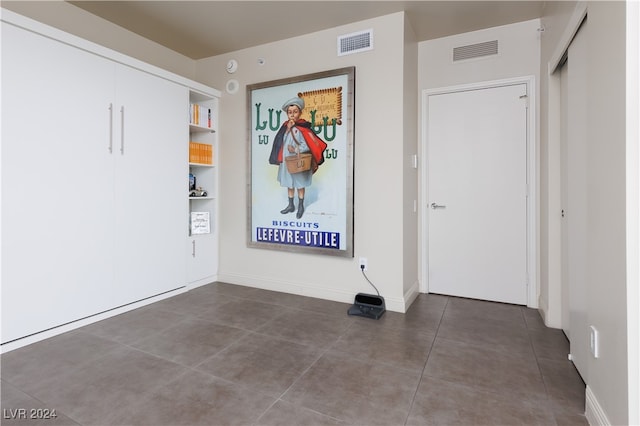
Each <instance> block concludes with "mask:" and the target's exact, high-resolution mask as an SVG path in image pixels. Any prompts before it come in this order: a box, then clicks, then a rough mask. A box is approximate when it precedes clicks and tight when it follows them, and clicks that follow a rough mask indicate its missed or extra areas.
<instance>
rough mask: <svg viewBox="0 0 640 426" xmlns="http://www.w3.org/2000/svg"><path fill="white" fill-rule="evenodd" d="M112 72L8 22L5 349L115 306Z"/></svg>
mask: <svg viewBox="0 0 640 426" xmlns="http://www.w3.org/2000/svg"><path fill="white" fill-rule="evenodd" d="M114 70H115V68H114V65H113V63H111V62H109V61H107V60H105V59H103V58H100V57H97V56H95V55H91V54H89V53H87V52H84V51H82V50H79V49H76V48H73V47H69V46H67V45H65V44H63V43H59V42H56V41H53V40H51V39H49V38H46V37H42V36H39V35H36V34H34V33H32V32H29V31H25V30H22V29H19V28H17V27H15V26H13V25H11V24H6V23H2V340H3V342H7V341H11V340H13V339H16V338H19V337H23V336H26V335H29V334H31V333H35V332H38V331H42V330H44V329H48V328H51V327H54V326H57V325H61V324H64V323H66V322H69V321H72V320H75V319H78V318H82V317H85V316H88V315H91V314H94V313H96V312H100V311H102V310H105V309H108V308H109V307H111V301H110V290H111V283H112V281H113V256H112V252H113V243H114V238H113V235H114V228H113V216H114V210H113V197H114V193H113V164H114V163H113V158H112V154H110V153H109V150H108V147H109V135H110V132H109V128H110V120H111V116H110V110H109V105H110V103H111V100H112V99H113V94H114V85H113V79H114Z"/></svg>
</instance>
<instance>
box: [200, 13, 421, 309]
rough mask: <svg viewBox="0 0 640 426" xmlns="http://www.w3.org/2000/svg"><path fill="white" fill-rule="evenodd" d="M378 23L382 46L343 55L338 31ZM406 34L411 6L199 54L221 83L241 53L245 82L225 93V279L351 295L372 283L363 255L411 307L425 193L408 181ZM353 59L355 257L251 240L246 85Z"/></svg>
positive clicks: (389, 294)
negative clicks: (409, 216) (255, 244)
mask: <svg viewBox="0 0 640 426" xmlns="http://www.w3.org/2000/svg"><path fill="white" fill-rule="evenodd" d="M370 28H371V29H373V34H374V50H372V51H368V52H363V53H358V54H352V55H347V56H341V57H338V56H337V54H336V38H337V36H339V35H343V34H348V33H352V32H355V31H361V30H367V29H370ZM404 39H405V16H404V13H396V14H392V15H387V16H383V17H380V18H376V19H371V20H366V21H362V22H357V23H353V24H350V25H346V26H341V27H337V28H333V29H329V30H325V31H320V32H316V33H312V34H308V35H305V36H301V37H297V38H292V39H288V40H284V41H280V42H276V43H270V44H265V45H262V46H256V47H253V48H249V49H245V50H241V51H237V52H233V53H230V54H225V55H220V56H216V57H212V58H207V59H203V60H200V61H198V62H197V70H196V71H197V72H196V74H197V75H196V79H197V80H198V81H202V82H204V83H205V84H208V85H211V86H214V87H220V88H224V87H225V84H226V81H227V80H228V79H229V78H231V76H229V75H228V74H227V73H226V72H225V64H226V63H227V61H228V60H229V59H231V58H235V59H236V60H237V61H238V63H239V69H238V71H237V72H236V73H235V74H234V75H233V78H235V79H237V80H238V81H239V82H240V85H241V90H240V91H239V92H238V93H237V94H235V95H227V94H225V95H224V96H223V98H222V100H221V102H220V104H221V115H220V128H221V131H220V142H221V143H220V146H221V148H220V153H219V164H220V178H221V182H222V186H221V188H220V194H219V196H220V205H221V212H220V215H221V217H220V220H221V223H222V224H223V226H222V229H221V230H220V232H221V235H220V238H221V239H220V246H221V248H222V250H221V255H220V275H219V277H220V279H221V280H223V281H226V282H230V283H236V284H244V285H250V286H254V287H259V288H265V289H271V290H278V291H285V292H290V293H296V294H303V295H309V296H314V297H319V298H325V299H330V300H337V301H343V302H348V303H351V302H353V297H354V295H355V294H356V293H358V292H371V291H372V289H371V287H370V286H369V285H368V283H367V282H366V281H365V279H364V278H363V277H362V274H361V273H360V269H359V267H358V257H360V256H363V257H367V258H368V276H369V278H370V279H371V280H372V281H373V282H374V284H376V286H377V287H378V289H379V290H380V293H381V294H382V295H383V296H384V297H385V300H386V304H387V308H388V309H390V310H396V311H403V310H404V309H405V299H404V291H405V289H406V288H410V287H411V286H413V285H414V284H415V282H416V281H417V272H416V271H415V269H414V270H410V269H411V262H408V263H407V262H406V259H405V255H406V256H408V257H409V258H411V257H412V256H416V254H415V252H416V250H415V249H413V250H411V247H407V246H405V243H404V241H405V235H411V233H413V234H415V233H416V232H417V229H416V227H417V225H415V222H417V220H416V221H414V224H413V225H410V224H409V225H408V224H405V223H404V215H405V213H404V212H405V211H406V208H407V207H406V206H407V203H408V202H407V201H406V200H405V198H411V203H413V199H416V198H417V194H415V191H414V193H411V191H408V192H409V193H407V191H404V190H403V188H404V183H405V175H404V170H405V169H406V167H407V162H406V161H405V152H407V151H412V148H411V147H407V148H405V146H406V145H407V144H408V145H411V146H412V147H415V143H416V141H415V137H414V136H415V121H414V120H415V119H414V118H412V119H410V120H408V122H409V123H412V124H411V125H410V126H411V127H412V128H409V129H405V128H404V127H405V126H406V122H407V120H405V116H404V114H405V109H408V110H409V111H406V112H407V113H409V114H415V104H412V105H410V106H411V107H412V108H411V109H410V108H409V107H408V106H405V105H406V104H405V89H406V88H407V86H406V83H405V82H404V76H405V69H404V66H403V63H405V62H407V63H408V64H410V63H411V60H410V59H409V60H407V59H405V57H404V56H405V44H404ZM409 52H411V50H410V49H409ZM258 58H263V59H264V60H265V63H264V65H259V64H258V62H257V61H258ZM346 66H355V67H356V72H355V132H354V133H355V141H354V145H355V155H354V160H355V165H354V168H355V182H354V216H355V218H354V253H355V259H352V258H339V257H334V256H322V255H312V254H297V253H291V252H280V251H274V250H264V249H255V248H247V246H246V240H247V209H246V190H247V183H248V182H247V154H248V149H247V146H248V135H247V129H248V127H249V123H248V115H247V113H248V111H247V100H246V91H245V90H244V89H245V86H246V85H248V84H253V83H259V82H266V81H271V80H275V79H280V78H285V77H294V76H298V75H304V74H309V73H315V72H319V71H324V70H330V69H337V68H342V67H346ZM408 87H410V85H409V86H408ZM410 104H411V102H410ZM411 207H412V204H411ZM414 263H415V261H414Z"/></svg>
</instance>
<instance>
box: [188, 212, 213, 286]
mask: <svg viewBox="0 0 640 426" xmlns="http://www.w3.org/2000/svg"><path fill="white" fill-rule="evenodd" d="M211 220H212V221H213V220H214V218H213V217H212V218H211ZM215 232H217V230H215ZM188 241H189V247H188V249H189V256H188V261H187V266H188V271H189V273H188V280H189V282H190V283H196V284H207V283H209V282H210V281H211V279H212V278H213V277H214V275H215V274H216V273H217V271H218V242H217V239H215V238H211V237H210V236H208V235H205V236H199V235H192V236H191V237H189V240H188Z"/></svg>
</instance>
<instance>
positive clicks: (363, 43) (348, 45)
mask: <svg viewBox="0 0 640 426" xmlns="http://www.w3.org/2000/svg"><path fill="white" fill-rule="evenodd" d="M372 49H373V30H366V31H360V32H357V33H351V34H345V35H341V36H338V56H344V55H350V54H352V53H358V52H364V51H367V50H372Z"/></svg>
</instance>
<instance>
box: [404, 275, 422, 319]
mask: <svg viewBox="0 0 640 426" xmlns="http://www.w3.org/2000/svg"><path fill="white" fill-rule="evenodd" d="M419 295H420V282H419V281H416V282H415V283H413V285H412V286H411V287H410V288H409V289H408V290H407V291H406V292H405V293H404V310H403V311H402V312H407V309H409V307H410V306H411V304H412V303H413V301H414V300H416V298H417V297H418V296H419Z"/></svg>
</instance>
